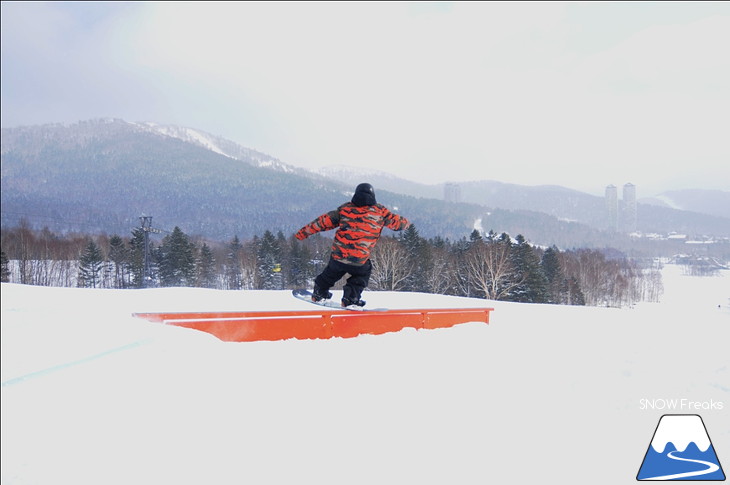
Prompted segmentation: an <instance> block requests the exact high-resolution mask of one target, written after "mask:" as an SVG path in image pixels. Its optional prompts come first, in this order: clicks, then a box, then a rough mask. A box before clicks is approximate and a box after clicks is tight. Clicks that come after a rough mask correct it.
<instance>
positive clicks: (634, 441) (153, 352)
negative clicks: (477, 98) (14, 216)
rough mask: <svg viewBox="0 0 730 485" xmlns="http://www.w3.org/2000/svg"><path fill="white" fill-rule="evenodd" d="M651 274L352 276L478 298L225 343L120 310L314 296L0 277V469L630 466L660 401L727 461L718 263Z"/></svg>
mask: <svg viewBox="0 0 730 485" xmlns="http://www.w3.org/2000/svg"><path fill="white" fill-rule="evenodd" d="M664 287H665V292H664V296H663V298H662V301H661V302H660V303H643V304H639V305H636V306H635V307H634V308H624V309H615V308H589V307H568V306H556V305H531V304H516V303H505V302H496V301H485V300H480V299H468V298H452V297H446V296H434V295H426V294H404V293H388V292H372V291H367V292H366V293H365V295H364V298H365V299H366V300H367V301H368V305H369V306H372V307H391V308H413V307H418V308H421V307H422V308H430V307H457V308H458V307H484V306H486V307H493V308H494V311H493V312H492V314H491V322H490V324H489V325H485V324H484V323H476V322H474V323H467V324H463V325H458V326H455V327H453V328H449V329H439V330H414V329H405V330H403V331H401V332H398V333H391V334H385V335H377V336H376V335H363V336H360V337H357V338H352V339H339V338H335V339H330V340H293V339H292V340H286V341H278V342H247V343H230V342H228V343H226V342H222V341H220V340H218V339H216V338H215V337H213V336H212V335H209V334H206V333H203V332H199V331H196V330H190V329H184V328H179V327H174V326H166V325H163V324H159V323H151V322H148V321H146V320H142V319H139V318H135V317H133V316H132V314H133V313H135V312H155V311H189V310H193V311H206V310H220V311H234V310H269V309H272V310H274V309H276V310H280V309H300V310H301V309H316V307H314V306H312V305H310V304H308V303H306V302H300V301H297V300H295V299H294V298H292V297H291V295H290V294H289V292H285V291H215V290H204V289H192V288H160V289H148V290H90V289H70V288H48V287H32V286H22V285H15V284H5V283H3V284H2V320H1V325H2V339H1V342H2V352H1V358H2V406H1V409H2V429H1V432H2V484H3V485H16V484H24V485H25V484H43V485H45V484H48V485H59V484H60V485H62V484H73V485H100V484H104V485H115V484H120V485H121V484H124V485H130V484H155V485H158V484H175V485H184V484H196V485H199V484H243V483H250V484H257V485H259V484H308V483H312V484H318V485H321V484H337V485H342V484H348V485H349V484H369V485H370V484H419V485H421V484H439V485H443V484H460V485H461V484H485V483H502V484H509V483H518V484H544V483H551V482H553V481H557V482H560V483H575V484H594V483H598V484H611V485H615V484H623V483H625V484H629V483H635V480H636V479H635V477H636V473H637V471H638V469H639V467H640V465H641V462H642V459H643V457H644V454H645V453H646V450H647V447H648V446H649V443H650V442H651V440H652V434H653V432H654V430H655V428H656V426H657V423H658V421H659V419H660V418H661V416H662V415H664V414H698V415H701V416H702V419H703V421H704V423H705V425H706V427H707V431H708V433H709V437H710V438H711V439H712V444H713V446H714V448H715V450H716V452H717V454H718V457H719V459H720V462H721V463H722V464H723V465H724V466H726V467H727V466H728V465H729V464H730V415H729V413H730V370H729V369H728V368H729V367H730V357H729V355H730V352H729V351H728V347H729V344H728V343H729V342H730V308H729V306H728V303H729V301H728V298H730V278H729V277H728V271H724V272H722V274H721V275H720V276H718V277H705V278H699V277H691V276H685V275H683V274H682V272H681V269H680V268H679V267H676V266H671V265H669V266H666V267H665V269H664ZM672 402H673V403H679V404H675V405H672V404H668V403H672ZM670 407H672V408H670Z"/></svg>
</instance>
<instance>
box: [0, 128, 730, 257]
mask: <svg viewBox="0 0 730 485" xmlns="http://www.w3.org/2000/svg"><path fill="white" fill-rule="evenodd" d="M1 162H2V224H3V226H13V225H17V224H18V223H19V221H20V220H21V219H25V220H27V221H29V222H30V223H31V224H32V225H33V226H34V227H36V228H41V227H48V228H49V229H51V230H53V231H60V232H74V231H77V232H89V233H93V232H104V233H109V234H114V233H116V234H120V235H128V234H129V233H130V231H131V230H132V229H133V228H134V227H138V226H139V217H141V216H143V215H146V216H153V226H155V227H158V228H161V229H162V230H172V228H173V227H174V226H177V227H180V228H181V229H182V230H183V231H184V232H186V233H187V234H191V235H195V236H200V237H203V238H208V239H213V240H218V241H227V240H230V239H232V238H233V237H234V236H238V237H239V238H250V237H253V236H256V235H261V234H263V232H264V231H265V230H271V231H272V232H277V231H282V232H283V233H284V234H285V235H290V234H291V233H293V232H294V231H296V230H297V229H298V228H299V227H301V226H303V225H304V224H306V223H308V222H310V221H311V220H312V219H314V218H315V217H317V216H318V215H320V214H321V213H323V212H326V211H327V210H331V209H334V208H336V207H337V206H338V205H339V204H341V203H343V202H345V201H347V200H348V199H349V198H350V196H351V194H352V190H353V189H354V187H355V185H356V184H357V183H360V182H363V181H367V182H370V183H372V184H373V185H374V186H375V187H376V193H377V196H378V201H379V202H381V203H383V204H385V205H387V206H388V207H390V208H391V209H392V210H395V211H397V212H399V213H401V214H403V215H405V216H406V217H408V218H409V219H410V220H412V221H413V222H414V224H415V225H416V227H417V228H418V230H419V232H420V234H421V235H422V236H424V237H435V236H439V237H442V238H449V239H452V240H455V239H459V238H462V237H468V236H469V234H470V233H471V232H472V231H473V230H474V229H475V228H481V229H483V230H485V231H488V230H490V229H492V230H494V231H495V232H507V233H509V234H511V235H513V236H514V235H517V234H523V235H524V236H525V237H526V238H527V239H528V240H530V241H531V242H533V243H535V244H541V245H552V244H556V245H557V246H559V247H564V248H565V247H595V246H607V245H621V244H628V241H630V239H629V238H628V237H627V236H622V235H617V234H612V233H609V232H607V231H606V230H605V228H606V222H605V221H606V215H605V202H604V199H603V198H602V197H597V196H593V195H590V194H586V193H583V192H579V191H575V190H572V189H567V188H565V187H559V186H534V187H528V186H521V185H514V184H504V183H500V182H496V181H474V182H468V183H460V184H459V189H460V202H454V201H449V202H447V201H445V200H444V184H436V185H424V184H418V183H415V182H412V181H408V180H403V179H398V178H396V177H394V176H392V175H389V174H385V173H375V172H363V171H362V170H360V169H354V168H351V167H329V168H327V169H326V170H323V171H309V170H305V169H303V168H299V167H295V166H292V165H290V164H287V163H284V162H282V161H281V160H279V159H277V158H275V157H274V156H271V155H268V154H265V153H261V152H258V151H256V150H253V149H249V148H246V147H243V146H241V145H239V144H237V143H235V142H232V141H230V140H226V139H224V138H221V137H218V136H215V135H211V134H208V133H205V132H203V131H200V130H196V129H192V128H185V127H180V126H169V125H160V124H155V123H149V122H144V123H132V122H127V121H124V120H119V119H105V120H90V121H82V122H79V123H76V124H71V125H64V124H48V125H38V126H25V127H15V128H3V129H2V150H1ZM641 202H642V203H640V204H639V210H638V230H639V231H641V232H644V233H660V234H668V233H672V232H675V233H676V232H680V233H684V234H688V235H690V236H692V237H704V236H714V237H730V214H728V213H727V211H728V209H727V208H728V207H730V192H724V191H678V192H677V191H675V192H667V193H666V194H663V195H661V196H660V197H657V198H655V199H653V200H650V201H641ZM643 202H646V203H643Z"/></svg>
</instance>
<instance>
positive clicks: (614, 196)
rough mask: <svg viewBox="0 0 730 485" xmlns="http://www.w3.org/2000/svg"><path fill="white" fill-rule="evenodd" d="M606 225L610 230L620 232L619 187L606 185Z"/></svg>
mask: <svg viewBox="0 0 730 485" xmlns="http://www.w3.org/2000/svg"><path fill="white" fill-rule="evenodd" d="M606 225H607V227H608V230H609V231H613V232H618V189H617V188H616V186H615V185H609V186H607V187H606Z"/></svg>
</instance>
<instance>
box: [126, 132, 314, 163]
mask: <svg viewBox="0 0 730 485" xmlns="http://www.w3.org/2000/svg"><path fill="white" fill-rule="evenodd" d="M130 124H131V125H135V126H138V127H141V128H143V129H146V130H148V131H150V132H151V133H157V134H160V135H163V136H169V137H172V138H177V139H178V140H182V141H184V142H186V143H192V144H194V145H198V146H200V147H203V148H205V149H207V150H210V151H212V152H214V153H218V154H219V155H223V156H226V157H229V158H233V159H234V160H241V161H246V162H248V163H251V164H253V165H256V166H257V167H263V168H271V169H274V170H278V171H280V172H285V173H296V172H298V171H301V170H300V169H297V168H296V167H294V166H292V165H289V164H286V163H284V162H282V161H281V160H279V159H278V158H274V157H271V156H269V155H266V154H265V153H261V152H258V151H256V150H252V149H251V148H246V147H244V146H241V145H239V144H237V143H235V142H232V141H230V140H227V139H225V138H222V137H220V136H216V135H211V134H210V133H206V132H204V131H201V130H197V129H194V128H188V127H184V126H176V125H161V124H158V123H154V122H151V121H143V122H137V123H130Z"/></svg>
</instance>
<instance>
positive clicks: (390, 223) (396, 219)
mask: <svg viewBox="0 0 730 485" xmlns="http://www.w3.org/2000/svg"><path fill="white" fill-rule="evenodd" d="M383 222H384V226H385V227H387V228H388V229H392V230H394V231H402V230H403V229H408V226H410V225H411V223H410V222H409V221H408V219H406V218H405V217H403V216H399V215H398V214H393V213H392V212H390V211H387V213H386V215H385V219H384V221H383Z"/></svg>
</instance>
